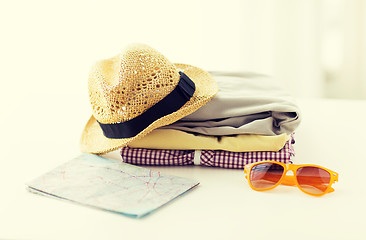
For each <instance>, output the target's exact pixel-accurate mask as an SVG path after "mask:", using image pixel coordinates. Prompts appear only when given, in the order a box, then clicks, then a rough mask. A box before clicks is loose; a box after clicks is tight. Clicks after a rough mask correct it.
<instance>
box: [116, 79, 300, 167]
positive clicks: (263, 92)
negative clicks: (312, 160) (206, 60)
mask: <svg viewBox="0 0 366 240" xmlns="http://www.w3.org/2000/svg"><path fill="white" fill-rule="evenodd" d="M211 74H212V76H213V77H214V78H215V80H216V82H217V84H218V86H219V92H218V94H217V95H216V96H215V97H214V98H213V99H212V100H211V101H210V102H209V103H207V104H206V105H205V106H203V107H201V108H200V109H198V110H197V111H196V112H194V113H192V114H190V115H188V116H186V117H184V118H182V119H181V120H179V121H177V122H175V123H173V124H171V125H168V126H165V127H162V128H158V129H155V130H154V131H152V132H151V133H150V134H148V135H147V136H145V137H144V138H142V139H140V140H137V141H134V142H133V143H132V144H130V145H129V146H128V147H124V148H122V149H121V156H122V159H123V161H124V162H127V163H131V164H137V165H192V164H195V165H205V166H214V167H223V168H244V166H245V165H246V164H249V163H254V162H258V161H264V160H273V161H279V162H283V163H292V158H293V156H294V155H295V152H294V149H293V144H294V143H295V141H294V131H295V129H296V128H297V127H298V125H299V123H300V113H299V108H298V107H297V105H296V104H295V101H294V99H293V98H292V97H291V96H290V95H289V94H288V93H287V92H286V91H284V89H283V88H282V87H281V86H280V85H279V82H277V81H275V80H274V79H271V78H269V77H267V76H264V75H260V74H254V73H224V72H211Z"/></svg>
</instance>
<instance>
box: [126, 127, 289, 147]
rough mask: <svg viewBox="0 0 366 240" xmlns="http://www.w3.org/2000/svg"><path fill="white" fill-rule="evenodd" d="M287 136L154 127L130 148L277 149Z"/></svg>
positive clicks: (281, 145) (283, 143)
mask: <svg viewBox="0 0 366 240" xmlns="http://www.w3.org/2000/svg"><path fill="white" fill-rule="evenodd" d="M288 139H289V136H288V135H286V134H280V135H275V136H263V135H254V134H242V135H233V136H221V137H217V136H206V135H197V134H193V133H187V132H184V131H180V130H174V129H155V130H154V131H152V132H151V133H149V134H148V135H146V136H145V137H143V138H140V139H138V140H136V141H134V142H132V143H130V144H128V146H129V147H132V148H151V149H181V150H196V149H205V150H225V151H230V152H254V151H279V150H280V149H281V148H283V146H284V145H285V143H286V141H287V140H288Z"/></svg>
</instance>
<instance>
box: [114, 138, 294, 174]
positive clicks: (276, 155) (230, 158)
mask: <svg viewBox="0 0 366 240" xmlns="http://www.w3.org/2000/svg"><path fill="white" fill-rule="evenodd" d="M294 143H295V140H294V138H293V136H291V138H290V140H289V141H287V142H286V144H285V146H284V147H283V148H282V149H281V150H280V151H278V152H268V151H263V152H229V151H223V150H202V151H201V156H200V165H204V166H210V167H222V168H239V169H243V168H244V166H245V165H246V164H250V163H254V162H259V161H265V160H272V161H278V162H282V163H292V158H293V157H294V156H295V151H294V148H293V144H294ZM194 155H195V151H194V150H170V149H164V150H161V149H145V148H129V147H124V148H122V149H121V156H122V160H123V161H124V162H126V163H131V164H136V165H159V166H184V165H193V164H194V161H193V160H194Z"/></svg>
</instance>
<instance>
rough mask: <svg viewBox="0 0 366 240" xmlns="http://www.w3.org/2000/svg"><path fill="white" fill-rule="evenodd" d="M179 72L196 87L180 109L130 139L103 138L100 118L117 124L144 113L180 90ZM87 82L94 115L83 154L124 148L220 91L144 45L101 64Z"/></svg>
mask: <svg viewBox="0 0 366 240" xmlns="http://www.w3.org/2000/svg"><path fill="white" fill-rule="evenodd" d="M179 71H181V72H183V73H185V74H186V75H187V76H188V77H189V78H190V79H191V80H192V81H193V82H194V83H195V86H196V91H195V92H194V95H193V96H192V98H191V99H190V100H189V101H188V102H187V103H186V104H185V105H184V106H183V107H182V108H181V109H179V110H178V111H176V112H174V113H171V114H169V115H167V116H164V117H162V118H160V119H158V120H156V121H155V122H153V123H152V124H150V125H149V126H148V127H147V128H146V129H144V130H143V131H142V132H140V133H139V134H138V135H136V136H134V137H131V138H123V139H109V138H106V137H105V136H104V135H103V132H102V129H101V128H100V126H99V124H98V123H97V121H96V120H98V121H99V122H101V123H118V122H124V121H127V120H130V119H133V118H135V117H137V116H139V115H141V114H142V113H143V112H145V111H146V110H147V109H149V108H150V107H151V106H153V105H154V104H156V103H157V102H159V101H160V100H162V99H163V98H164V97H165V96H167V95H168V94H169V93H170V92H171V91H172V90H173V89H174V88H175V87H176V86H177V84H178V82H179V78H180V75H179ZM88 84H89V97H90V103H91V106H92V109H93V116H92V117H91V118H90V119H89V121H88V123H87V124H86V126H85V128H84V131H83V132H82V136H81V150H82V151H83V152H90V153H105V152H109V151H113V150H115V149H118V148H120V147H122V146H125V145H127V144H128V143H130V142H132V141H134V140H136V139H138V138H141V137H143V136H145V135H146V134H147V133H149V132H150V131H152V130H153V129H155V128H158V127H162V126H165V125H168V124H171V123H173V122H175V121H177V120H179V119H180V118H182V117H184V116H186V115H188V114H191V113H192V112H194V111H195V110H197V109H198V108H200V107H201V106H203V105H204V104H206V103H207V102H208V101H209V100H211V98H212V97H213V96H214V95H215V94H216V93H217V92H218V88H217V85H216V83H215V81H214V79H213V78H212V77H211V75H210V74H209V73H207V72H206V71H204V70H202V69H200V68H197V67H194V66H190V65H186V64H172V63H170V62H169V60H168V59H166V58H165V57H164V56H163V55H162V54H161V53H159V52H158V51H156V50H155V49H153V48H151V47H149V46H147V45H143V44H135V45H131V46H129V47H127V48H126V49H125V50H124V51H123V52H122V53H121V54H119V55H117V56H115V57H113V58H110V59H106V60H102V61H99V62H97V63H96V64H95V65H94V66H93V68H92V70H91V73H90V75H89V82H88Z"/></svg>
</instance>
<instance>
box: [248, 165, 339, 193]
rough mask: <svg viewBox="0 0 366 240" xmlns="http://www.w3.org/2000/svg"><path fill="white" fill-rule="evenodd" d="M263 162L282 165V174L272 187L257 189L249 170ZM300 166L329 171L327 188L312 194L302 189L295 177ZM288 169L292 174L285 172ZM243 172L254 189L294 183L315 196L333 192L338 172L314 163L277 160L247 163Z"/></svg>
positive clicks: (292, 184) (265, 189)
mask: <svg viewBox="0 0 366 240" xmlns="http://www.w3.org/2000/svg"><path fill="white" fill-rule="evenodd" d="M263 163H275V164H278V165H281V166H282V167H283V169H284V171H283V174H282V176H281V178H280V180H279V181H278V182H277V183H276V184H275V185H273V186H272V187H269V188H264V189H259V188H255V187H254V186H253V185H252V183H251V181H250V179H249V176H250V172H251V171H252V168H253V167H254V166H256V165H259V164H263ZM301 167H317V168H320V169H323V170H325V171H327V172H329V174H330V182H329V185H328V187H327V189H326V190H325V191H324V192H323V193H320V194H313V193H308V192H306V191H304V190H303V189H302V188H301V187H300V185H299V183H298V182H297V178H296V172H297V169H299V168H301ZM290 170H291V171H292V172H293V175H287V172H288V171H290ZM244 174H245V178H246V179H247V180H248V183H249V186H250V187H251V188H252V189H253V190H256V191H267V190H271V189H273V188H275V187H277V186H278V185H280V184H282V185H286V186H294V185H296V186H297V187H298V188H299V189H300V190H301V191H302V192H304V193H306V194H309V195H312V196H316V197H320V196H323V195H324V194H326V193H330V192H333V191H334V188H332V184H333V183H335V182H336V181H338V173H336V172H334V171H332V170H329V169H327V168H324V167H321V166H318V165H314V164H286V163H281V162H277V161H261V162H257V163H251V164H247V165H245V166H244Z"/></svg>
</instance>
